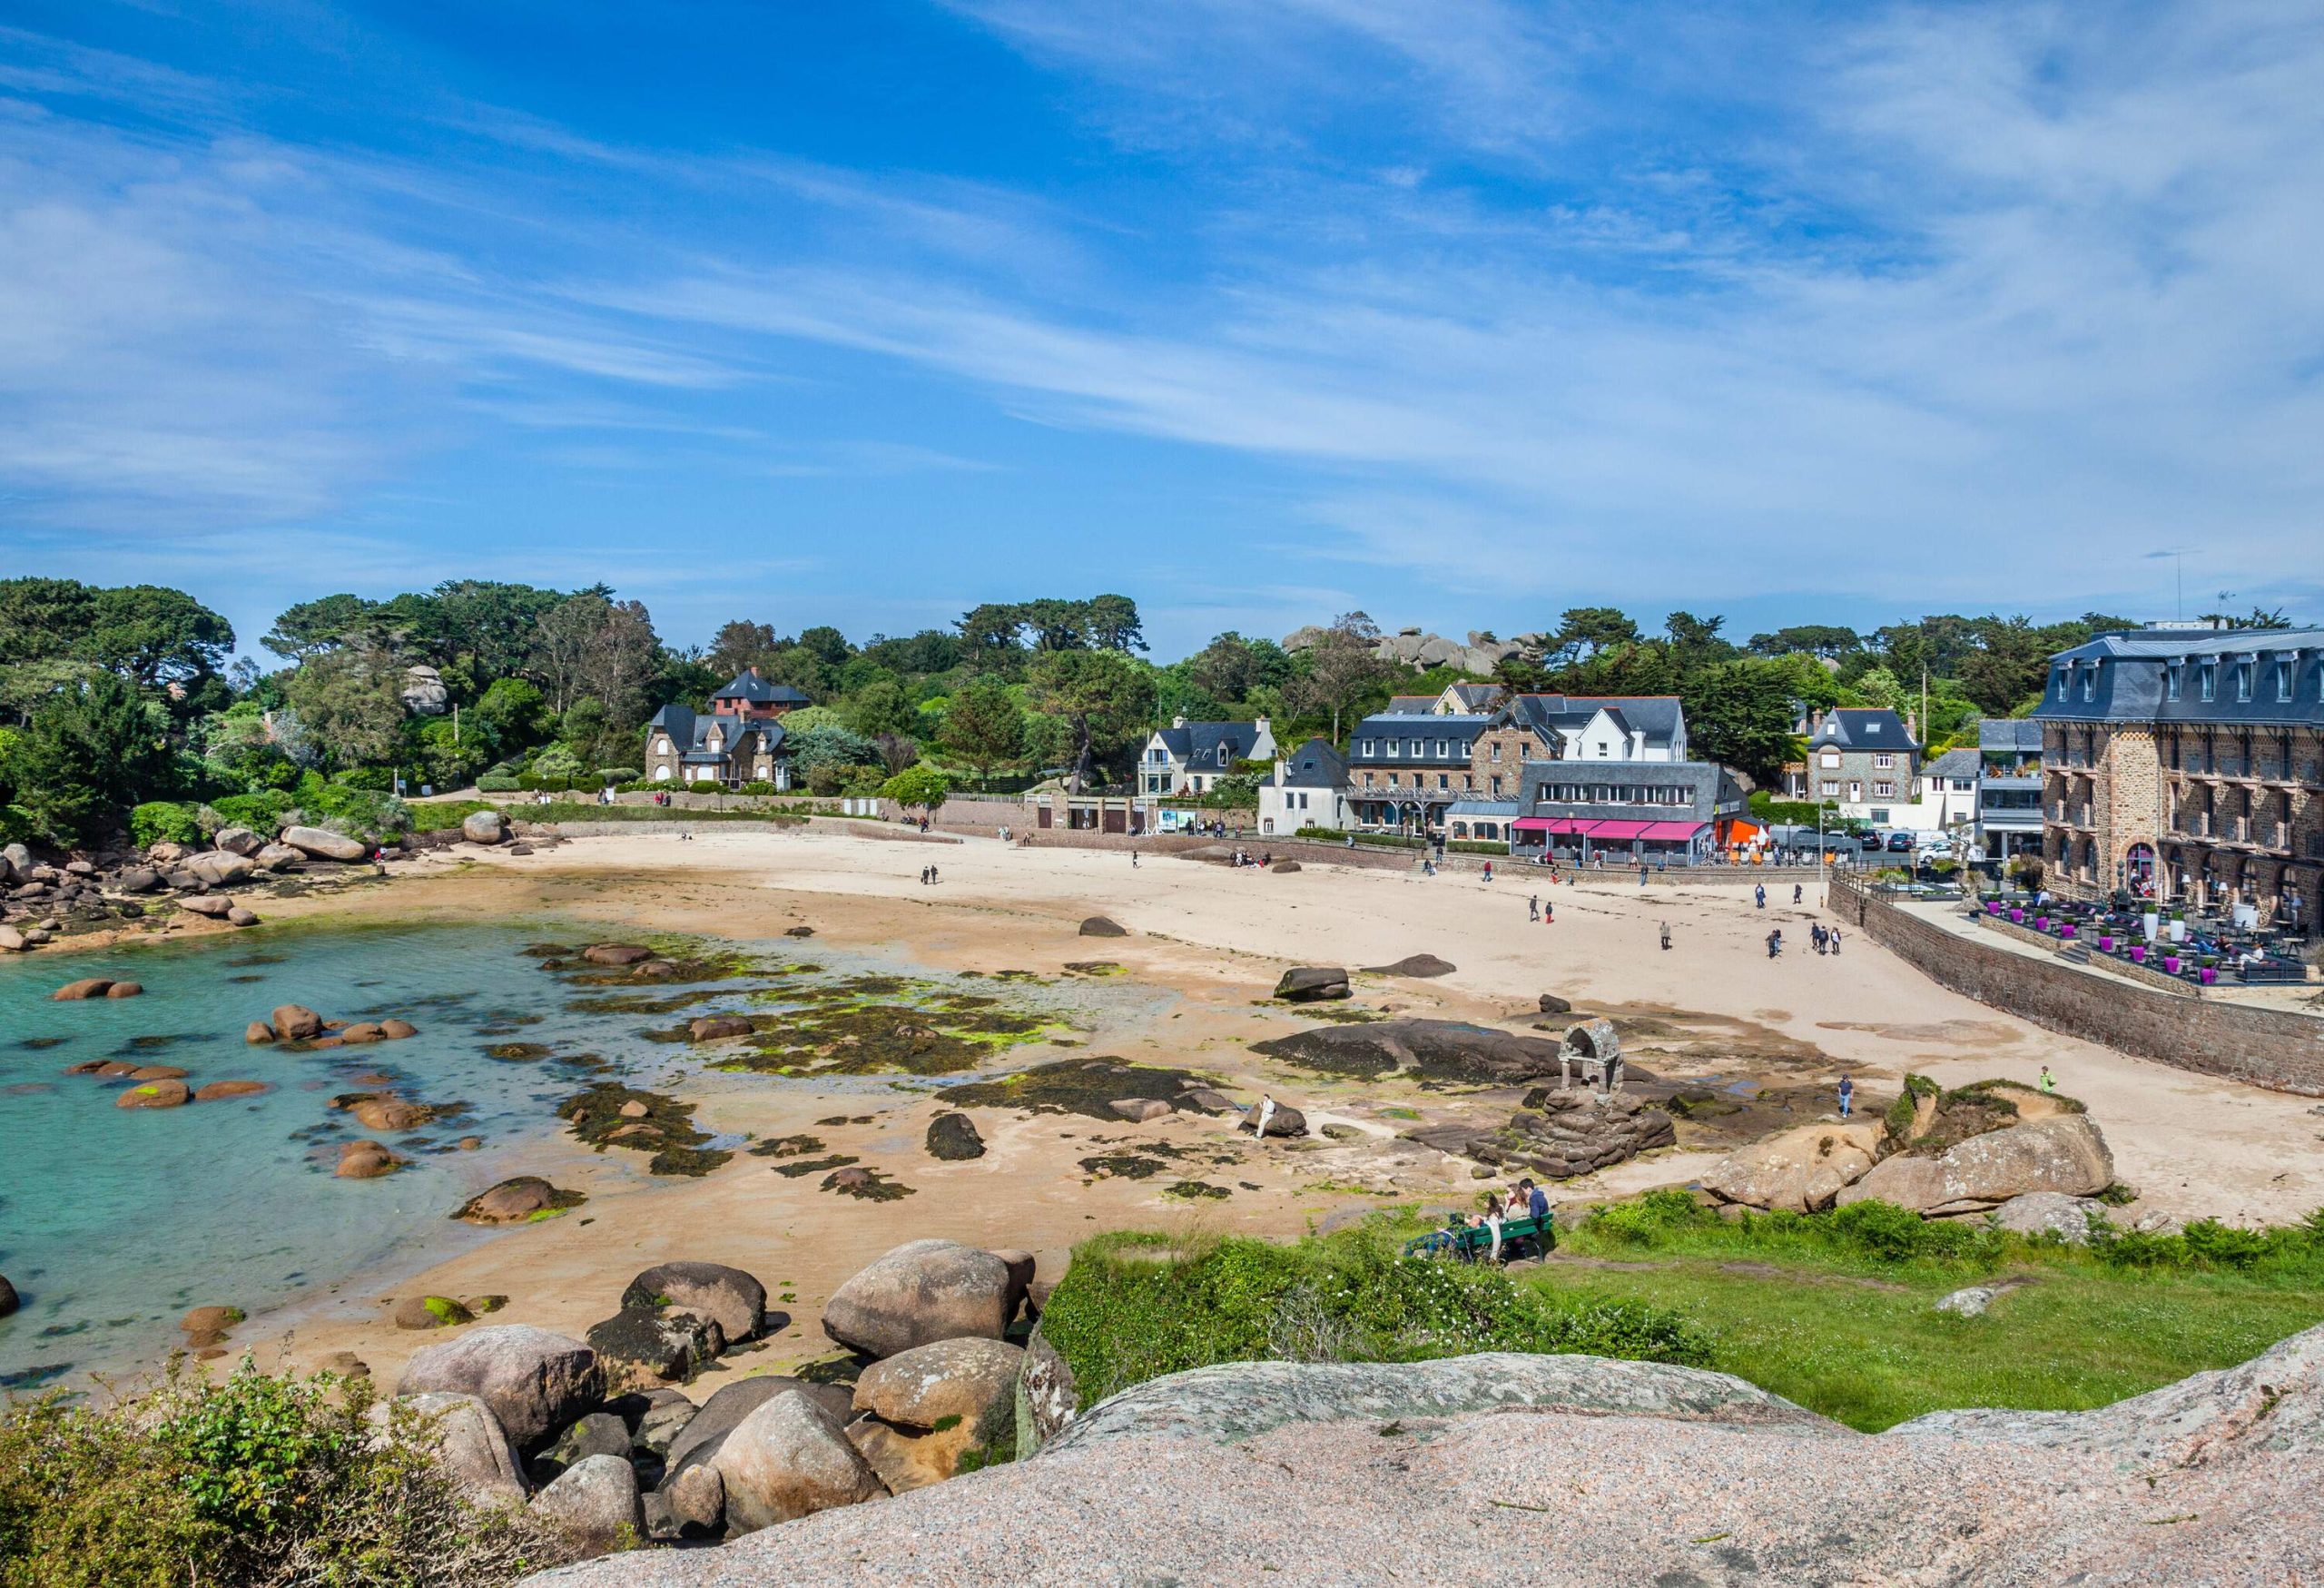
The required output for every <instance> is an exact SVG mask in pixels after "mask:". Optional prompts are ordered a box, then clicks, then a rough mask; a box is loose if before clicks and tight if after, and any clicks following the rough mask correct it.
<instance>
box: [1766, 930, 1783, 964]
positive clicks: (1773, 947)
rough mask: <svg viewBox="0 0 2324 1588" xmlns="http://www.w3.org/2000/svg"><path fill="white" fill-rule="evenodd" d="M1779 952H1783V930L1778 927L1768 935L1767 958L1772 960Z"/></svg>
mask: <svg viewBox="0 0 2324 1588" xmlns="http://www.w3.org/2000/svg"><path fill="white" fill-rule="evenodd" d="M1781 952H1783V928H1782V927H1780V926H1778V927H1777V928H1776V929H1775V930H1774V931H1773V932H1769V933H1768V958H1769V959H1771V960H1772V959H1774V958H1775V957H1776V956H1777V954H1779V953H1781Z"/></svg>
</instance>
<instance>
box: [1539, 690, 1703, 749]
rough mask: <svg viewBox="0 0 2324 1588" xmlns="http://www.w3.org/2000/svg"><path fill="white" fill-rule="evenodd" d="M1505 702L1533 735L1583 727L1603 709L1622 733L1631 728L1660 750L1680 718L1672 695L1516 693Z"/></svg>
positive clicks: (1675, 730)
mask: <svg viewBox="0 0 2324 1588" xmlns="http://www.w3.org/2000/svg"><path fill="white" fill-rule="evenodd" d="M1509 705H1510V711H1511V714H1512V715H1513V716H1514V717H1516V719H1517V720H1518V721H1520V722H1521V723H1523V724H1524V725H1526V726H1527V727H1530V728H1531V729H1533V731H1534V732H1535V733H1537V734H1546V732H1547V731H1549V730H1551V729H1555V730H1557V731H1559V732H1565V731H1568V730H1578V729H1581V728H1585V727H1587V726H1589V725H1590V718H1591V717H1594V716H1596V715H1598V713H1599V712H1600V710H1604V711H1606V712H1608V713H1610V714H1611V715H1613V717H1614V718H1615V720H1617V721H1618V722H1620V724H1621V725H1622V730H1623V732H1625V733H1628V732H1630V731H1631V730H1633V729H1635V730H1637V731H1639V732H1641V733H1643V734H1645V735H1646V742H1647V743H1648V744H1649V745H1654V746H1656V747H1658V748H1664V749H1667V748H1669V745H1670V744H1671V742H1672V741H1673V740H1674V739H1676V738H1677V737H1678V734H1679V723H1680V721H1681V720H1683V714H1682V713H1681V711H1680V709H1679V697H1678V696H1677V695H1518V696H1516V697H1515V698H1514V699H1512V701H1511V702H1510V703H1509Z"/></svg>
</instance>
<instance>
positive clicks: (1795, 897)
mask: <svg viewBox="0 0 2324 1588" xmlns="http://www.w3.org/2000/svg"><path fill="white" fill-rule="evenodd" d="M1791 902H1793V903H1795V904H1797V903H1798V902H1799V884H1798V883H1792V884H1791Z"/></svg>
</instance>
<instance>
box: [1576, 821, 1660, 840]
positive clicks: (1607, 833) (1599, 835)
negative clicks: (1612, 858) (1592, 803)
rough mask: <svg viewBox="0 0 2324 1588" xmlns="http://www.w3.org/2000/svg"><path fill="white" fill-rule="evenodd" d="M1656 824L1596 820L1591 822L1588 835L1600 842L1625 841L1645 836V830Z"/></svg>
mask: <svg viewBox="0 0 2324 1588" xmlns="http://www.w3.org/2000/svg"><path fill="white" fill-rule="evenodd" d="M1657 825H1659V824H1658V823H1654V822H1597V823H1593V824H1591V825H1590V837H1592V838H1595V839H1596V840H1598V842H1599V843H1626V842H1628V841H1629V840H1630V839H1632V838H1643V837H1645V836H1646V835H1647V831H1646V830H1647V829H1648V828H1649V827H1653V826H1657Z"/></svg>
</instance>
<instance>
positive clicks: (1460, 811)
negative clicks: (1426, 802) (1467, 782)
mask: <svg viewBox="0 0 2324 1588" xmlns="http://www.w3.org/2000/svg"><path fill="white" fill-rule="evenodd" d="M1444 814H1446V815H1448V816H1504V817H1514V816H1515V815H1516V814H1517V802H1516V801H1515V800H1454V801H1453V802H1452V804H1450V805H1447V806H1446V807H1445V808H1444Z"/></svg>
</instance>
